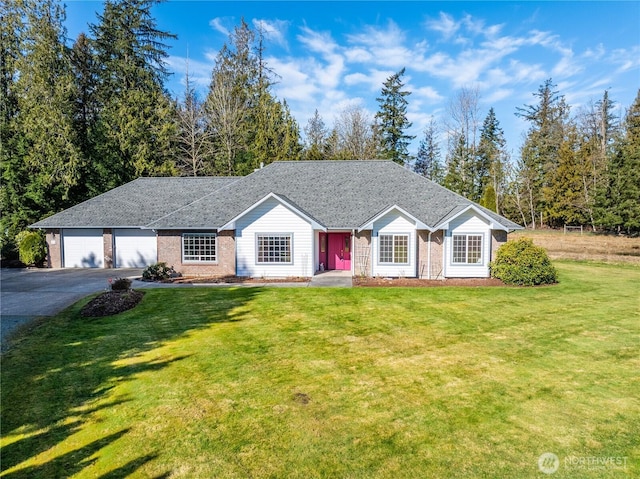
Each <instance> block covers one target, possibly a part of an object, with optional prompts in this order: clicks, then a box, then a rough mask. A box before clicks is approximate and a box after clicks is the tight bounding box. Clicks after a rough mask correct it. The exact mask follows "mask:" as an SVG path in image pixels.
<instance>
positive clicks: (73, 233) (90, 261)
mask: <svg viewBox="0 0 640 479" xmlns="http://www.w3.org/2000/svg"><path fill="white" fill-rule="evenodd" d="M62 248H63V253H62V255H63V264H64V267H65V268H102V267H103V266H104V244H103V240H102V229H98V228H83V229H65V230H63V232H62Z"/></svg>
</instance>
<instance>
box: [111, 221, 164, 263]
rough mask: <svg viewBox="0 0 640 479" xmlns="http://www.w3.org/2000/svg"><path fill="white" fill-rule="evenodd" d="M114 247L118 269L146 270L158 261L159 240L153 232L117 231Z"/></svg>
mask: <svg viewBox="0 0 640 479" xmlns="http://www.w3.org/2000/svg"><path fill="white" fill-rule="evenodd" d="M113 245H114V251H113V254H114V260H115V264H114V266H115V267H116V268H144V267H145V266H149V265H150V264H154V263H156V262H157V261H158V238H157V235H156V233H155V232H153V231H152V230H140V229H116V230H114V232H113Z"/></svg>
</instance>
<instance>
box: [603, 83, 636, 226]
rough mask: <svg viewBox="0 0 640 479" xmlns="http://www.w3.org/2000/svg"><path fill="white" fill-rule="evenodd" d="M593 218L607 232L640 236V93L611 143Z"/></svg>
mask: <svg viewBox="0 0 640 479" xmlns="http://www.w3.org/2000/svg"><path fill="white" fill-rule="evenodd" d="M596 216H597V221H598V223H599V224H600V225H602V226H603V227H604V228H605V229H607V230H609V231H616V232H625V233H628V234H632V233H638V232H640V90H638V94H637V95H636V98H635V100H634V102H633V104H632V105H631V107H630V108H629V110H628V111H627V115H626V117H625V120H624V124H623V133H622V135H620V137H619V138H618V139H617V141H616V142H615V143H614V146H613V154H612V155H611V158H610V161H609V164H608V168H607V172H606V177H605V182H604V185H603V186H602V188H601V190H600V194H599V197H598V207H597V209H596Z"/></svg>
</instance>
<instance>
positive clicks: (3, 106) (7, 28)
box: [0, 0, 29, 257]
mask: <svg viewBox="0 0 640 479" xmlns="http://www.w3.org/2000/svg"><path fill="white" fill-rule="evenodd" d="M25 15H26V14H25V10H24V6H23V3H22V2H18V0H7V1H6V2H4V3H0V19H1V20H2V21H0V115H1V117H0V171H1V173H2V181H0V211H1V212H2V215H0V247H1V251H2V255H3V257H6V255H11V254H14V255H15V254H17V253H16V250H15V244H14V238H15V236H16V234H17V233H18V232H19V231H20V230H21V229H23V228H24V226H26V225H27V224H28V222H29V216H28V212H23V211H21V204H22V198H24V191H25V186H26V185H27V184H28V182H29V172H28V170H27V168H26V167H25V165H24V163H23V162H22V157H23V155H24V141H23V140H24V138H23V135H22V134H21V131H20V130H19V128H18V112H19V109H18V91H17V87H16V82H17V79H18V77H19V70H18V64H19V61H20V60H21V57H22V44H23V40H24V35H25V29H26V25H25Z"/></svg>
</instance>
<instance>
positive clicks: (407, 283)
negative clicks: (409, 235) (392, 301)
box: [353, 276, 506, 288]
mask: <svg viewBox="0 0 640 479" xmlns="http://www.w3.org/2000/svg"><path fill="white" fill-rule="evenodd" d="M353 285H354V286H361V287H376V286H378V287H379V286H385V287H386V286H402V287H416V288H428V287H435V286H506V285H505V284H504V283H503V282H502V281H500V280H499V279H495V278H452V279H445V280H440V279H419V278H362V277H358V276H357V277H355V278H353Z"/></svg>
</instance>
